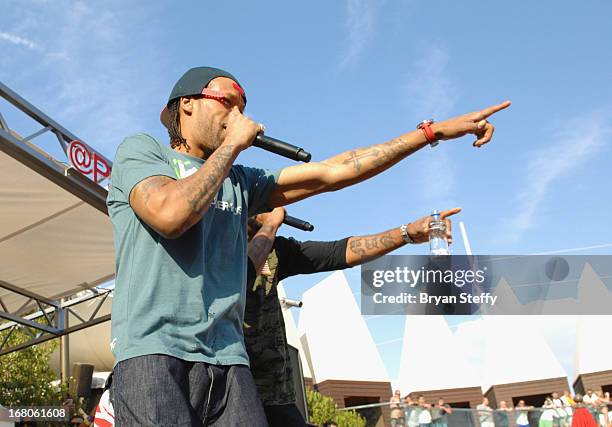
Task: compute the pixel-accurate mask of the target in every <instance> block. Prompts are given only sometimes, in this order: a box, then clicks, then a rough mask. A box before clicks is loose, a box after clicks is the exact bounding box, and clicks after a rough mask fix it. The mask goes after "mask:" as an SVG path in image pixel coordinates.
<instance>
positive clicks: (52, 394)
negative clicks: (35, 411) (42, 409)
mask: <svg viewBox="0 0 612 427" xmlns="http://www.w3.org/2000/svg"><path fill="white" fill-rule="evenodd" d="M9 331H10V329H8V330H6V331H3V332H2V333H0V342H2V341H4V339H5V338H6V336H7V335H8V334H9V333H10V332H9ZM30 332H34V330H33V329H30ZM30 338H31V335H29V334H28V333H27V332H26V331H24V330H23V329H22V328H18V329H15V330H14V331H13V332H12V333H10V336H9V338H8V341H7V343H6V344H5V345H6V346H7V347H12V346H14V345H18V344H21V343H23V342H25V341H27V340H28V339H30ZM57 346H58V342H57V340H51V341H47V342H45V343H42V344H37V345H33V346H30V347H27V348H25V349H23V350H19V351H14V352H12V353H8V354H5V355H3V356H0V372H2V376H1V377H0V404H2V405H3V406H5V407H17V406H62V404H63V403H64V402H65V401H66V398H67V397H68V388H69V382H64V383H61V382H59V376H58V375H57V374H56V373H55V372H53V370H52V369H51V368H50V366H49V359H50V357H51V353H53V351H54V350H55V349H56V348H57ZM71 380H72V379H70V380H69V381H71ZM76 403H77V404H78V402H76ZM74 409H77V410H78V408H74Z"/></svg>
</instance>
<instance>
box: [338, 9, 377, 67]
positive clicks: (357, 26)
mask: <svg viewBox="0 0 612 427" xmlns="http://www.w3.org/2000/svg"><path fill="white" fill-rule="evenodd" d="M346 27H347V30H348V47H347V49H346V51H345V52H344V54H343V55H342V59H341V60H340V65H339V68H341V69H342V68H344V67H346V66H347V65H348V64H349V63H350V62H352V61H353V60H354V59H356V58H357V57H358V56H359V55H360V54H361V52H362V51H363V50H364V49H365V47H366V46H367V45H368V44H369V43H370V42H371V40H372V39H373V38H374V7H373V6H372V2H370V1H369V0H347V1H346Z"/></svg>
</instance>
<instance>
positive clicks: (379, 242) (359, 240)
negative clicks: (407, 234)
mask: <svg viewBox="0 0 612 427" xmlns="http://www.w3.org/2000/svg"><path fill="white" fill-rule="evenodd" d="M405 244H406V242H404V239H403V238H402V234H401V233H400V229H399V228H394V229H391V230H387V231H385V232H383V233H378V234H372V235H369V236H353V237H351V238H349V240H348V244H347V245H346V263H347V264H348V265H349V266H351V267H354V266H356V265H360V264H363V263H365V262H368V261H371V260H373V259H375V258H378V257H380V256H383V255H386V254H388V253H389V252H391V251H394V250H395V249H397V248H401V247H402V246H404V245H405Z"/></svg>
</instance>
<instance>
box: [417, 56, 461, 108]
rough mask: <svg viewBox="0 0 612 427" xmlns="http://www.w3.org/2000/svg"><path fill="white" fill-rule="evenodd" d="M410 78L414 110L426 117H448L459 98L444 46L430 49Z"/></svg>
mask: <svg viewBox="0 0 612 427" xmlns="http://www.w3.org/2000/svg"><path fill="white" fill-rule="evenodd" d="M420 58H421V59H420V60H419V61H417V62H416V64H415V67H414V69H412V70H411V71H410V72H409V73H408V76H407V84H406V89H407V92H408V93H407V95H408V97H407V98H406V99H407V101H408V102H409V105H410V108H411V109H412V110H413V111H414V112H415V113H416V114H418V117H422V118H425V117H427V118H429V117H434V118H438V119H441V118H447V117H448V116H449V114H450V112H451V111H452V109H453V107H454V106H455V104H456V102H457V99H458V90H457V89H456V86H455V84H454V83H453V81H452V79H451V77H450V73H449V72H448V62H449V54H448V52H447V50H446V49H444V48H443V47H441V46H435V45H434V46H431V47H428V48H427V50H426V51H425V52H423V55H421V56H420Z"/></svg>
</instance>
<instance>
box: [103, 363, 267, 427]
mask: <svg viewBox="0 0 612 427" xmlns="http://www.w3.org/2000/svg"><path fill="white" fill-rule="evenodd" d="M111 393H112V400H113V402H112V403H113V407H114V410H115V425H116V426H118V427H121V426H140V425H143V426H145V425H146V426H164V427H166V426H244V425H248V426H258V427H259V426H262V427H264V426H267V423H266V417H265V414H264V411H263V407H262V405H261V401H260V400H259V396H258V395H257V389H256V388H255V383H254V382H253V377H252V376H251V371H250V370H249V368H248V366H243V365H231V366H219V365H210V364H208V363H204V362H186V361H184V360H181V359H177V358H175V357H172V356H166V355H163V354H151V355H146V356H139V357H134V358H132V359H127V360H123V361H121V362H119V363H118V364H117V365H116V366H115V368H114V370H113V384H112V391H111Z"/></svg>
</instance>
